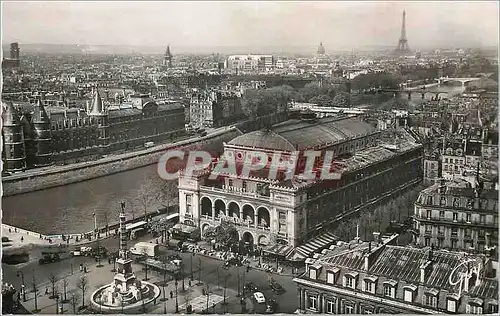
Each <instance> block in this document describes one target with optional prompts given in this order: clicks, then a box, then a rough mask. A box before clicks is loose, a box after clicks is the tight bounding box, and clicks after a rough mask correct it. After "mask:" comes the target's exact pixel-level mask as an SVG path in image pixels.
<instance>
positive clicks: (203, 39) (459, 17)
mask: <svg viewBox="0 0 500 316" xmlns="http://www.w3.org/2000/svg"><path fill="white" fill-rule="evenodd" d="M403 10H406V34H407V38H408V43H409V45H410V48H413V49H419V48H420V49H425V48H435V47H443V48H444V47H448V48H451V47H455V48H458V47H481V46H497V45H498V37H499V33H498V32H499V31H498V28H499V27H498V23H499V22H498V21H499V14H498V11H499V8H498V3H497V1H489V2H479V1H473V2H465V1H464V2H462V1H460V2H452V1H444V2H427V1H425V2H409V1H404V2H403V1H401V2H397V1H386V2H357V1H351V2H326V1H325V2H312V1H307V2H284V1H266V2H260V1H251V2H208V1H203V2H202V1H200V2H187V1H173V2H142V1H141V2H118V1H114V2H111V1H110V2H97V1H95V2H94V1H92V2H74V1H72V2H69V1H68V2H64V1H56V2H49V1H47V2H43V1H36V2H20V1H15V2H14V1H12V2H10V1H2V43H9V42H13V41H17V42H19V43H20V45H22V44H82V45H137V46H164V45H166V44H167V43H169V44H170V45H171V46H172V47H181V46H182V47H197V46H198V47H218V46H238V47H253V48H257V49H258V48H259V47H269V46H273V47H290V46H308V47H309V46H313V47H317V46H318V44H319V43H320V42H323V45H324V46H325V48H326V50H327V51H328V50H330V51H334V50H345V49H348V50H350V49H354V48H361V47H371V46H395V45H396V44H397V42H398V39H399V36H400V34H401V24H402V22H401V20H402V12H403Z"/></svg>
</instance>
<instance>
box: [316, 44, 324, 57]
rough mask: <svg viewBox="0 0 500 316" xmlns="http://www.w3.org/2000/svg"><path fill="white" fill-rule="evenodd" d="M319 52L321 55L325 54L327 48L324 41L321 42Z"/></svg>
mask: <svg viewBox="0 0 500 316" xmlns="http://www.w3.org/2000/svg"><path fill="white" fill-rule="evenodd" d="M318 54H319V55H324V54H325V48H324V47H323V42H321V43H319V46H318Z"/></svg>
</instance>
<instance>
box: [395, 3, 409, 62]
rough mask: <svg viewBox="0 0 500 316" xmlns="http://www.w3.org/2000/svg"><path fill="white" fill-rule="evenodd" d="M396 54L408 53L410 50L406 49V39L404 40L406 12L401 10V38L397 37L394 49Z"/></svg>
mask: <svg viewBox="0 0 500 316" xmlns="http://www.w3.org/2000/svg"><path fill="white" fill-rule="evenodd" d="M396 52H397V53H408V52H410V48H409V47H408V39H407V38H406V10H403V22H402V24H401V36H400V37H399V42H398V47H397V48H396Z"/></svg>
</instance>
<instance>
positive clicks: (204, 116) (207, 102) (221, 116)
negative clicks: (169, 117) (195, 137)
mask: <svg viewBox="0 0 500 316" xmlns="http://www.w3.org/2000/svg"><path fill="white" fill-rule="evenodd" d="M242 117H243V111H242V109H241V94H240V93H239V92H236V91H224V90H208V91H201V92H198V91H196V92H194V93H193V94H192V95H191V100H190V104H189V120H190V121H189V124H190V125H191V127H192V128H205V127H221V126H224V125H230V124H233V123H234V122H236V121H237V120H238V119H241V118H242Z"/></svg>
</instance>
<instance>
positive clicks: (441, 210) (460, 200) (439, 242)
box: [414, 181, 498, 257]
mask: <svg viewBox="0 0 500 316" xmlns="http://www.w3.org/2000/svg"><path fill="white" fill-rule="evenodd" d="M414 242H415V243H416V244H417V245H419V246H421V247H425V246H431V245H434V246H436V247H438V248H444V249H449V250H454V251H469V252H476V253H485V254H488V255H491V256H494V257H496V256H497V253H498V250H497V248H498V191H497V190H492V189H481V188H472V187H470V185H468V183H466V182H462V181H460V182H459V181H456V182H445V181H440V182H438V183H436V184H434V185H433V186H431V187H429V188H426V189H424V190H423V191H422V192H421V193H420V196H419V197H418V199H417V201H416V202H415V214H414Z"/></svg>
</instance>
